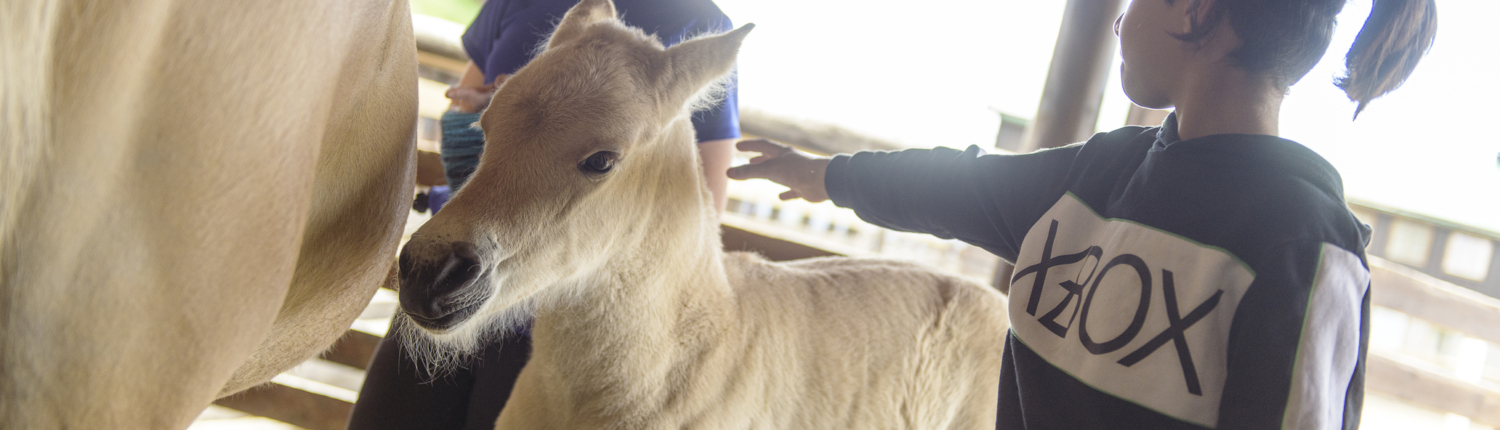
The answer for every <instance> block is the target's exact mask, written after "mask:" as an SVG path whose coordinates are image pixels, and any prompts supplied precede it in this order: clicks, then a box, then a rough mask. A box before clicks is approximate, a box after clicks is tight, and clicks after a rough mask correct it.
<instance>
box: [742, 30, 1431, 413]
mask: <svg viewBox="0 0 1500 430" xmlns="http://www.w3.org/2000/svg"><path fill="white" fill-rule="evenodd" d="M1343 3H1344V2H1343V0H1216V1H1215V0H1175V1H1174V0H1135V1H1134V2H1133V3H1132V4H1131V5H1130V8H1129V9H1128V10H1127V12H1126V13H1125V14H1124V15H1123V16H1121V17H1120V19H1118V20H1117V21H1116V22H1115V32H1116V34H1118V35H1119V36H1120V43H1121V54H1122V55H1123V57H1124V65H1123V70H1122V73H1121V74H1122V76H1123V80H1124V88H1125V92H1126V93H1127V95H1129V97H1130V98H1131V100H1132V101H1134V102H1135V103H1136V104H1139V105H1141V106H1145V107H1150V108H1167V107H1176V112H1175V113H1173V114H1172V115H1170V116H1168V117H1167V120H1166V121H1165V122H1164V123H1163V124H1162V126H1161V127H1156V128H1142V127H1125V128H1121V129H1118V130H1115V131H1112V132H1108V133H1100V134H1097V135H1095V136H1094V137H1093V138H1091V139H1089V140H1088V141H1087V142H1084V143H1083V144H1078V145H1072V146H1067V147H1063V148H1057V149H1050V150H1044V151H1038V152H1035V153H1031V154H1024V155H984V154H982V153H981V151H980V150H979V148H977V147H969V149H968V150H965V151H958V150H954V149H949V148H937V149H932V150H907V151H901V152H860V153H857V154H853V155H839V156H836V157H833V158H832V159H828V158H820V157H811V156H808V155H805V154H802V153H798V152H796V151H794V150H792V149H790V148H788V147H786V146H784V145H781V144H777V143H774V142H769V141H764V140H752V141H745V142H741V143H740V145H739V148H740V149H742V150H746V151H756V152H761V153H762V155H761V156H759V157H756V158H755V159H753V160H751V164H750V165H746V166H741V167H737V168H734V169H731V170H730V172H729V175H730V177H731V178H733V179H748V178H767V179H771V180H773V181H776V182H779V183H781V184H783V185H786V186H788V187H790V188H791V191H788V192H786V193H784V194H783V195H782V198H783V199H790V198H798V197H801V198H804V199H807V200H809V201H821V200H825V199H832V200H833V201H834V203H836V204H838V205H840V206H843V207H848V208H853V209H854V210H855V211H856V212H858V213H859V215H860V217H862V218H863V219H865V220H867V221H869V222H872V223H875V224H877V225H881V226H885V227H889V228H893V229H898V230H904V231H916V232H924V233H930V234H933V235H936V236H939V237H943V238H957V239H960V240H963V241H966V242H969V243H972V244H974V245H977V246H981V247H984V248H985V249H987V250H989V251H990V252H993V253H995V254H996V255H999V256H1001V257H1003V258H1005V259H1006V260H1009V261H1014V262H1015V263H1016V271H1015V275H1014V277H1013V278H1012V280H1011V281H1012V286H1011V290H1010V299H1011V300H1010V314H1011V322H1012V328H1011V332H1010V334H1009V335H1008V338H1007V348H1006V351H1005V354H1004V357H1003V358H1001V359H1003V360H1004V365H1003V366H1004V368H1003V370H1002V376H1001V380H1000V404H999V420H998V422H997V424H996V425H997V427H999V428H1006V429H1094V428H1143V429H1145V428H1149V429H1179V428H1255V429H1261V428H1346V429H1353V428H1356V427H1358V425H1359V416H1360V407H1361V404H1362V401H1363V395H1362V393H1363V390H1364V376H1363V375H1364V357H1365V349H1366V341H1367V337H1368V336H1367V330H1368V327H1369V309H1370V295H1369V294H1370V292H1369V269H1368V266H1367V265H1366V263H1365V256H1364V245H1365V243H1366V241H1367V236H1368V227H1366V226H1364V225H1362V224H1360V222H1359V221H1358V220H1356V219H1355V218H1354V216H1353V215H1352V214H1351V213H1350V212H1349V210H1348V209H1347V206H1346V205H1345V203H1344V198H1343V185H1342V183H1341V182H1340V179H1339V175H1338V172H1336V171H1335V170H1334V168H1333V166H1331V165H1329V164H1328V162H1327V161H1324V160H1323V159H1322V158H1321V157H1319V156H1318V155H1317V154H1314V153H1313V152H1312V151H1310V150H1308V149H1307V148H1304V147H1302V146H1301V145H1299V144H1297V143H1296V142H1292V141H1289V140H1285V139H1281V138H1278V137H1276V134H1277V115H1278V111H1279V109H1280V106H1281V102H1282V98H1283V96H1284V95H1285V93H1286V91H1287V88H1288V87H1289V86H1291V85H1292V84H1293V83H1295V82H1296V81H1297V80H1299V79H1300V78H1301V77H1302V76H1303V75H1304V74H1306V73H1307V71H1308V70H1310V69H1311V68H1312V67H1313V65H1314V64H1315V63H1317V61H1318V59H1319V58H1320V57H1321V56H1322V53H1323V52H1324V51H1325V50H1326V48H1327V46H1328V43H1329V38H1330V37H1331V34H1332V30H1333V26H1334V18H1335V16H1336V15H1337V14H1338V12H1339V10H1340V9H1342V8H1343ZM1374 4H1375V8H1374V11H1373V12H1372V13H1371V16H1370V18H1369V20H1368V21H1366V23H1365V27H1364V28H1363V29H1362V30H1361V32H1360V34H1359V37H1358V39H1357V40H1356V41H1355V43H1354V47H1353V48H1352V49H1351V52H1350V53H1349V57H1348V68H1349V72H1348V76H1347V77H1346V78H1344V79H1342V80H1340V82H1339V83H1338V85H1339V86H1340V87H1342V88H1344V89H1345V90H1346V92H1347V93H1348V94H1349V96H1350V98H1351V99H1352V100H1355V101H1357V102H1358V108H1357V109H1356V114H1357V113H1358V109H1363V108H1364V106H1365V104H1366V103H1368V102H1369V101H1370V99H1373V98H1375V97H1378V96H1380V95H1383V94H1385V93H1387V92H1389V91H1390V90H1392V89H1394V88H1395V87H1397V86H1399V85H1400V83H1401V82H1402V81H1403V80H1404V79H1405V78H1406V76H1408V75H1409V74H1410V73H1411V70H1412V68H1413V67H1415V65H1416V63H1417V61H1418V60H1419V59H1420V58H1421V56H1422V55H1423V54H1425V52H1426V51H1427V47H1428V46H1430V44H1431V42H1432V38H1433V32H1434V31H1435V26H1436V24H1435V19H1436V15H1435V14H1436V12H1435V6H1434V4H1433V2H1432V1H1431V0H1411V1H1407V0H1376V1H1375V2H1374Z"/></svg>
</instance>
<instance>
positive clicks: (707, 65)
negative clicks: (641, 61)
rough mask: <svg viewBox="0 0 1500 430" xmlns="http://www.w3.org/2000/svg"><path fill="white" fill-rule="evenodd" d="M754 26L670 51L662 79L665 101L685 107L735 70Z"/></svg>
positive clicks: (686, 43)
mask: <svg viewBox="0 0 1500 430" xmlns="http://www.w3.org/2000/svg"><path fill="white" fill-rule="evenodd" d="M754 28H755V24H745V25H744V26H743V27H740V28H737V29H735V30H734V31H730V32H728V33H723V34H718V35H713V36H708V37H702V38H698V39H693V40H689V41H686V42H682V43H679V44H677V45H676V46H673V47H671V48H667V52H666V54H667V64H668V65H669V66H668V68H667V70H666V73H665V75H664V76H662V80H661V82H662V95H663V97H662V98H663V99H665V100H668V101H670V102H672V103H685V102H687V101H688V98H689V97H692V96H693V95H694V94H697V93H698V91H699V90H702V89H703V87H704V86H707V85H708V84H710V83H712V82H714V81H716V80H718V79H719V78H722V77H724V75H725V74H728V73H729V71H730V70H733V69H734V58H735V56H737V55H739V52H740V42H742V41H744V40H745V35H747V34H750V30H751V29H754Z"/></svg>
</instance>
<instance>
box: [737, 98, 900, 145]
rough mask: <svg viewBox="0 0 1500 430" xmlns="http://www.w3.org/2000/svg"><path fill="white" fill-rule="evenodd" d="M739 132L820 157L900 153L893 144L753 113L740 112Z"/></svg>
mask: <svg viewBox="0 0 1500 430" xmlns="http://www.w3.org/2000/svg"><path fill="white" fill-rule="evenodd" d="M740 130H742V131H744V132H745V134H747V135H755V136H758V137H764V138H767V139H771V140H775V141H779V142H782V143H785V144H788V145H792V146H795V147H797V148H798V149H802V150H805V151H808V152H813V153H817V154H823V155H830V154H844V153H850V152H856V151H863V150H867V149H870V150H887V151H888V150H897V149H904V147H903V146H901V145H899V144H896V143H895V142H891V141H887V140H882V139H876V138H873V137H870V136H866V135H863V134H859V133H857V132H854V131H851V130H849V129H846V128H843V127H839V126H836V125H833V124H827V123H822V122H817V121H809V120H802V119H793V118H788V117H783V116H777V115H774V114H770V113H766V112H763V111H759V110H755V109H740Z"/></svg>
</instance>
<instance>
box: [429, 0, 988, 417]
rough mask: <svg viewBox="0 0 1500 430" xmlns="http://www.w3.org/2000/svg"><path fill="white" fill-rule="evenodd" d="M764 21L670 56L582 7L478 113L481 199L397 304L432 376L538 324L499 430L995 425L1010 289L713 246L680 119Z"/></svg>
mask: <svg viewBox="0 0 1500 430" xmlns="http://www.w3.org/2000/svg"><path fill="white" fill-rule="evenodd" d="M751 27H752V26H749V25H747V26H745V27H742V28H740V29H738V30H734V31H732V32H729V33H725V34H721V35H716V36H710V37H704V38H700V39H696V40H691V41H687V42H684V43H682V44H680V45H677V46H674V47H672V48H670V49H664V48H663V47H662V45H661V44H659V43H657V42H656V40H655V39H654V38H652V37H649V36H647V35H646V34H644V33H643V32H641V31H640V30H638V29H634V28H628V27H626V26H624V25H623V24H621V23H620V21H618V20H617V19H616V18H615V10H614V7H613V5H612V4H611V3H610V2H609V1H608V0H584V1H583V2H582V3H580V4H579V5H577V6H575V7H574V8H573V9H572V10H571V11H569V12H568V14H567V15H566V16H565V17H564V18H563V20H562V22H561V23H560V24H559V25H558V28H557V30H556V32H555V33H554V34H553V36H552V38H551V40H550V41H549V42H548V44H547V48H546V49H547V50H546V52H544V53H543V54H541V55H540V56H538V57H537V58H536V59H535V60H533V61H532V62H531V64H530V65H528V66H527V67H526V68H524V69H522V70H521V71H519V72H518V73H516V75H515V76H513V77H512V78H510V80H509V81H508V82H506V83H505V85H504V86H503V87H501V88H500V90H499V92H498V93H497V94H496V96H495V99H494V101H493V102H492V103H491V104H490V107H489V110H487V111H486V112H485V113H484V115H483V117H482V119H481V121H480V124H481V126H482V127H483V128H484V131H485V138H486V140H487V142H486V145H488V146H489V147H488V148H487V149H486V151H485V152H484V156H483V157H484V158H483V160H482V162H481V164H480V165H479V169H478V171H476V172H475V173H474V176H473V178H472V179H471V181H470V183H469V184H470V185H469V186H466V187H464V189H463V191H462V192H460V193H459V194H458V195H457V196H456V197H455V198H454V199H453V201H452V202H450V203H449V204H448V206H446V207H444V209H443V211H442V212H440V213H438V214H437V215H436V216H435V217H433V218H432V220H430V221H428V223H427V224H426V225H425V226H423V227H422V228H421V230H419V231H418V232H417V233H416V234H415V235H414V236H413V238H412V241H411V242H410V243H409V244H408V245H407V246H406V249H405V250H404V251H403V252H402V255H401V261H400V268H401V277H402V279H401V284H402V285H401V305H402V308H403V309H404V315H405V316H403V317H402V318H404V319H405V321H404V322H405V323H408V324H405V325H406V326H407V329H408V330H411V331H412V332H413V333H408V334H411V336H407V337H408V338H413V339H416V340H415V341H414V345H412V346H413V347H414V348H413V349H414V350H415V351H416V352H417V353H418V354H419V355H423V356H424V358H425V359H428V360H436V361H443V360H444V359H445V358H451V357H453V356H454V355H455V354H457V355H461V354H462V353H464V352H466V351H470V350H472V349H473V348H474V347H475V346H476V345H477V343H478V341H477V338H478V337H480V336H481V335H483V334H484V332H485V330H486V327H495V326H496V324H500V323H508V322H512V321H513V320H515V319H517V318H518V316H524V315H529V314H531V313H533V312H534V314H535V317H536V321H535V325H534V327H533V329H532V335H533V342H534V346H533V348H534V349H533V355H532V358H531V361H530V363H528V365H527V367H526V368H525V369H524V370H523V371H522V373H521V375H520V377H519V380H518V381H517V383H516V386H515V393H514V395H512V396H511V400H510V403H509V404H507V405H506V407H505V409H504V412H502V414H501V416H500V419H499V422H498V423H497V426H498V428H505V429H513V428H527V429H530V428H555V429H579V428H673V429H676V428H792V429H830V428H840V429H847V428H910V429H935V428H993V426H994V422H995V404H996V392H997V390H996V388H997V383H998V381H999V374H1000V355H1001V352H1002V350H1001V349H1002V345H1003V344H1002V342H1003V340H1004V334H1005V330H1006V328H1007V323H1006V321H1007V319H1006V312H1005V299H1004V298H1003V297H1002V296H1001V295H1000V294H999V293H997V292H995V291H993V290H991V289H988V288H986V287H983V286H981V285H977V284H974V283H970V282H967V281H964V280H961V279H959V278H955V277H952V276H947V275H942V274H938V273H934V272H933V271H930V270H927V269H924V268H922V267H918V266H916V265H912V264H906V263H899V262H892V261H880V260H856V259H845V258H824V259H813V260H805V261H800V262H796V263H790V264H779V263H771V262H767V261H765V260H763V259H761V258H759V257H757V256H754V255H750V254H743V253H730V254H726V253H724V252H723V251H722V250H721V246H722V244H721V242H720V239H719V235H718V223H717V221H716V218H715V214H714V211H713V209H712V208H711V207H710V206H709V204H708V199H709V194H708V191H707V189H706V188H705V187H704V185H703V184H702V182H701V180H700V178H701V175H700V173H699V172H698V169H699V163H698V161H697V159H696V155H695V153H694V147H693V132H692V128H691V125H690V122H689V117H688V116H689V113H690V112H691V111H690V108H691V106H692V105H693V104H694V103H695V102H696V101H699V100H702V99H703V96H704V93H705V89H706V88H712V87H713V84H714V82H716V81H718V80H719V79H720V78H721V77H723V76H724V75H726V74H727V73H729V71H730V69H731V68H732V66H733V63H734V58H735V54H736V52H737V51H738V49H739V45H740V42H741V40H742V39H743V38H744V37H745V35H746V34H748V33H749V31H750V29H751ZM413 327H420V329H416V328H413Z"/></svg>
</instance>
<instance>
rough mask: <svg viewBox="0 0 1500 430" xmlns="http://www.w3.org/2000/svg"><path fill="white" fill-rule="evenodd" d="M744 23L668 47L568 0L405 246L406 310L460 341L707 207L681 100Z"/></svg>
mask: <svg viewBox="0 0 1500 430" xmlns="http://www.w3.org/2000/svg"><path fill="white" fill-rule="evenodd" d="M750 27H751V26H748V25H747V26H745V27H742V28H740V29H738V30H735V31H732V32H729V33H725V34H721V35H717V36H709V37H704V38H699V39H694V40H690V41H687V42H683V43H681V44H679V45H676V46H673V47H671V48H670V49H664V48H663V47H662V45H661V44H660V43H659V42H658V41H657V40H656V39H655V38H653V37H651V36H647V35H646V34H644V33H642V32H641V31H640V30H638V29H634V28H630V27H626V26H625V25H624V24H622V23H621V22H620V21H619V20H618V19H616V17H615V9H614V6H613V5H612V4H611V3H610V2H609V1H608V0H584V1H583V2H581V3H579V4H578V5H577V6H574V7H573V9H572V10H570V11H569V12H568V13H567V15H566V16H565V17H564V18H563V20H562V21H561V22H560V23H559V24H558V27H557V30H556V31H555V32H554V33H553V35H552V38H551V39H550V40H549V41H548V43H547V47H546V51H545V52H543V53H542V54H541V55H539V56H538V57H537V58H536V59H534V60H533V61H532V62H531V63H530V64H529V65H527V66H526V67H525V68H523V69H521V70H520V71H519V72H517V73H516V74H515V76H513V77H511V78H510V79H509V80H508V81H506V82H505V84H504V85H503V86H501V87H500V89H499V91H498V92H497V93H496V94H495V98H494V100H493V101H492V102H491V103H490V106H489V109H488V110H486V111H485V112H484V115H483V116H482V118H481V120H480V125H481V127H482V128H483V129H484V134H485V151H484V155H483V158H482V159H481V162H480V164H479V168H478V170H477V171H476V172H474V175H473V177H472V178H470V180H469V181H468V183H467V184H466V185H465V186H464V188H463V190H462V192H460V193H458V195H457V196H455V197H454V199H453V200H452V201H451V202H449V203H448V205H447V206H445V207H443V209H442V211H441V212H439V213H438V214H437V215H436V216H434V217H433V218H432V219H431V220H429V221H428V222H427V224H426V225H424V226H422V228H421V229H420V230H418V231H417V233H416V234H415V235H413V236H412V240H411V242H410V243H408V244H407V245H406V248H405V249H404V250H402V252H401V260H400V270H401V292H400V295H401V307H402V308H403V310H405V313H406V315H407V316H408V317H409V319H410V322H413V323H415V325H416V326H420V327H421V328H422V329H424V330H423V331H425V332H427V333H428V334H430V335H433V336H435V337H436V338H437V339H438V340H439V341H440V343H443V344H447V346H448V347H450V348H458V349H459V350H460V351H461V350H463V349H467V348H469V347H472V346H473V345H474V343H473V342H474V338H475V337H477V336H478V335H480V331H481V330H482V327H483V326H485V325H488V323H490V322H494V321H495V320H497V319H498V320H505V319H508V318H514V317H515V316H518V315H524V314H525V313H526V311H527V309H526V308H527V307H528V305H535V304H537V302H539V301H540V302H546V301H549V300H555V299H557V298H560V297H563V296H566V295H568V294H571V293H573V292H576V291H578V290H577V289H578V288H579V286H581V285H587V284H590V283H591V282H590V281H591V280H592V279H591V278H592V277H597V276H600V275H601V274H602V273H606V271H602V270H600V269H601V268H606V267H610V266H611V265H619V264H620V261H619V260H620V258H622V256H631V255H634V256H637V257H638V256H639V255H640V254H643V253H651V252H652V251H653V249H655V248H657V246H656V245H654V244H655V243H657V242H659V241H662V240H669V239H668V238H663V237H662V235H663V234H664V233H663V232H664V231H665V232H667V233H670V231H671V230H674V229H673V228H670V227H673V226H667V228H663V227H662V223H676V224H678V225H676V226H675V227H677V228H676V230H681V229H684V228H687V227H689V226H683V225H681V224H683V223H690V224H692V225H694V226H696V225H701V224H698V223H701V222H704V221H705V220H707V219H708V216H711V215H705V214H711V213H712V210H711V209H708V207H707V206H705V205H706V203H705V201H706V196H705V194H704V193H706V191H704V188H703V187H702V185H701V183H700V182H701V179H700V178H701V176H700V174H699V173H698V168H699V167H698V161H697V158H696V153H695V149H694V146H693V134H692V128H691V123H690V122H689V121H688V118H687V113H688V109H687V108H688V107H689V106H690V105H691V104H693V103H695V102H697V101H698V100H700V99H701V98H702V95H703V93H704V92H705V89H706V88H709V87H712V86H713V85H712V84H713V83H714V82H716V81H719V80H720V78H721V77H723V76H724V75H726V74H727V73H728V72H729V71H730V69H731V68H732V66H733V62H734V57H735V53H736V52H737V51H738V49H739V45H740V41H741V40H742V39H743V38H744V36H745V34H747V33H748V32H749V30H750ZM654 257H655V258H671V257H670V256H664V255H656V256H654ZM497 315H504V317H499V318H497V317H496V316H497Z"/></svg>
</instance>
